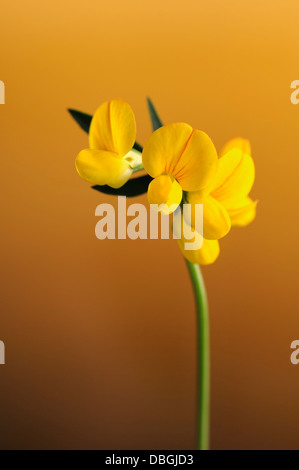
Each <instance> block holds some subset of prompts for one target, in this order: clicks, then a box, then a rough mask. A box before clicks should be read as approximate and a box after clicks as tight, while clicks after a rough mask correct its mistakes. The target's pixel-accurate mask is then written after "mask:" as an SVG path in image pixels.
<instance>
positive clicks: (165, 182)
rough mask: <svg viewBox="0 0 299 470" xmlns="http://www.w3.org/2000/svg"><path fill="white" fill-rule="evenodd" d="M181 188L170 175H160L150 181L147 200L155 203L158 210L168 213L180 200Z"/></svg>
mask: <svg viewBox="0 0 299 470" xmlns="http://www.w3.org/2000/svg"><path fill="white" fill-rule="evenodd" d="M182 195H183V192H182V188H181V186H180V185H179V183H178V182H177V181H176V180H175V179H174V178H173V177H172V176H170V175H161V176H158V177H157V178H155V179H153V181H151V182H150V184H149V187H148V192H147V198H148V202H149V203H150V204H157V205H158V206H159V208H158V210H159V211H161V212H163V213H167V214H170V213H171V212H174V210H175V209H176V208H177V207H178V205H179V204H180V202H181V200H182Z"/></svg>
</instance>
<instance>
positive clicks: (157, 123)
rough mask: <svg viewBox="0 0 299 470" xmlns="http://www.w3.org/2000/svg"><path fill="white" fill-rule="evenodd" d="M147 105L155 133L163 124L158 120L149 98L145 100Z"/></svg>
mask: <svg viewBox="0 0 299 470" xmlns="http://www.w3.org/2000/svg"><path fill="white" fill-rule="evenodd" d="M147 105H148V110H149V113H150V117H151V121H152V126H153V130H154V131H156V130H157V129H159V128H160V127H162V126H163V123H162V121H161V119H160V118H159V115H158V113H157V111H156V108H155V106H154V105H153V103H152V100H151V99H150V98H147Z"/></svg>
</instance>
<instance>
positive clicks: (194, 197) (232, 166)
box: [178, 138, 257, 264]
mask: <svg viewBox="0 0 299 470" xmlns="http://www.w3.org/2000/svg"><path fill="white" fill-rule="evenodd" d="M250 153H251V150H250V144H249V142H248V141H247V140H245V139H240V138H238V139H233V140H231V141H229V142H228V143H227V144H226V145H225V147H224V148H223V149H222V151H221V153H220V158H219V161H218V168H217V172H216V174H215V177H214V178H213V179H212V181H211V183H210V185H209V187H206V188H205V189H204V190H201V191H196V192H188V194H187V195H186V202H187V203H190V204H203V245H202V247H201V248H200V249H199V250H192V251H191V250H189V251H187V250H185V249H184V243H185V242H186V240H185V239H184V236H183V234H182V238H181V239H180V240H178V243H179V246H180V249H181V251H182V253H183V255H184V256H185V258H187V259H188V260H189V261H191V262H193V263H197V264H211V263H213V262H214V261H216V259H217V257H218V255H219V251H220V250H219V243H218V239H220V238H222V237H224V236H225V235H226V234H227V233H228V232H229V230H230V228H231V226H245V225H248V224H249V223H250V222H251V221H252V220H253V219H254V217H255V214H256V204H257V201H253V200H252V199H251V198H250V197H248V194H249V192H250V190H251V188H252V186H253V183H254V177H255V168H254V162H253V159H252V157H251V155H250ZM191 214H192V212H191ZM185 221H186V222H187V223H188V224H189V225H190V226H191V227H192V228H193V227H194V218H193V216H192V215H191V217H190V218H189V219H187V220H186V218H185Z"/></svg>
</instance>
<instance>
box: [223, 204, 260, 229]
mask: <svg viewBox="0 0 299 470" xmlns="http://www.w3.org/2000/svg"><path fill="white" fill-rule="evenodd" d="M256 205H257V201H253V200H252V199H250V198H249V197H247V198H245V199H244V201H243V202H242V205H240V207H238V208H236V209H231V210H228V213H229V216H230V219H231V223H232V225H233V226H235V227H245V226H246V225H248V224H250V222H252V221H253V220H254V218H255V215H256Z"/></svg>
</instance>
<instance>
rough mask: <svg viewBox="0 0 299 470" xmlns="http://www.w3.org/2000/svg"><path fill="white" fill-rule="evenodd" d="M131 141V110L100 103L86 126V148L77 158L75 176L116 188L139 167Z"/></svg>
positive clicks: (138, 156)
mask: <svg viewBox="0 0 299 470" xmlns="http://www.w3.org/2000/svg"><path fill="white" fill-rule="evenodd" d="M135 138H136V122H135V116H134V113H133V111H132V109H131V107H130V106H129V105H128V104H127V103H125V102H124V101H123V100H120V99H116V100H113V101H110V102H109V101H107V102H105V103H103V104H102V105H101V106H100V107H99V108H98V109H97V111H96V112H95V114H94V116H93V118H92V121H91V124H90V129H89V147H90V148H89V149H86V150H82V151H81V152H80V153H79V155H78V156H77V159H76V168H77V171H78V173H79V175H80V176H81V177H82V178H83V179H84V180H86V181H88V182H89V183H93V184H99V185H105V184H107V185H109V186H111V187H112V188H120V187H121V186H122V185H123V184H125V183H126V182H127V181H128V179H129V178H130V176H131V175H132V173H133V170H134V168H135V167H136V166H137V165H140V164H141V154H140V153H139V152H137V151H136V150H134V149H133V145H134V142H135Z"/></svg>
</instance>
